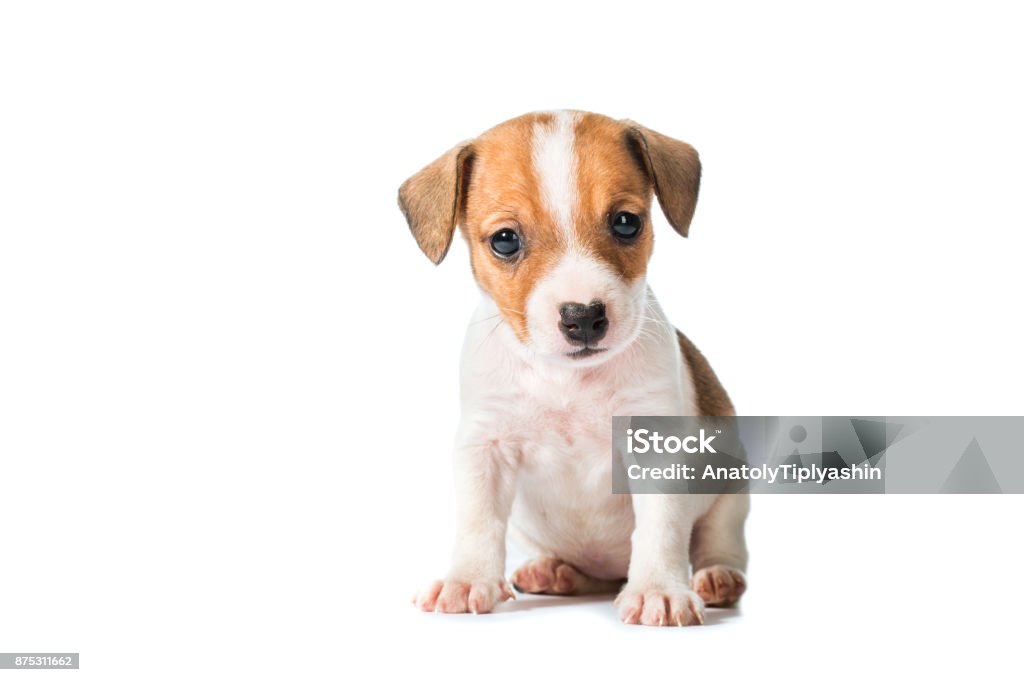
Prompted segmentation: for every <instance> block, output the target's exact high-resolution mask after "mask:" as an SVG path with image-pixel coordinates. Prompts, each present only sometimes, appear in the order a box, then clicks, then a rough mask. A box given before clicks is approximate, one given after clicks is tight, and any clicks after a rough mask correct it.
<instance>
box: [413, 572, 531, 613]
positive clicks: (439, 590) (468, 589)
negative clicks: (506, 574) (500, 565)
mask: <svg viewBox="0 0 1024 682" xmlns="http://www.w3.org/2000/svg"><path fill="white" fill-rule="evenodd" d="M515 598H516V597H515V594H513V593H512V589H511V588H510V587H509V585H508V583H506V582H505V579H504V578H496V579H492V580H458V579H451V578H449V579H446V580H436V581H434V582H432V583H431V584H430V585H428V586H427V587H425V588H424V589H422V590H420V591H419V592H417V593H416V596H415V597H413V600H412V601H413V604H415V605H416V608H418V609H420V610H421V611H433V612H435V613H490V612H491V610H492V609H493V608H494V606H495V605H496V604H498V603H499V602H503V601H505V600H506V599H515Z"/></svg>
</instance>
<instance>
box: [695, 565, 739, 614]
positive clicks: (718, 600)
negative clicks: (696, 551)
mask: <svg viewBox="0 0 1024 682" xmlns="http://www.w3.org/2000/svg"><path fill="white" fill-rule="evenodd" d="M690 587H692V588H693V590H694V591H695V592H696V593H697V594H699V595H700V597H701V599H703V600H704V601H705V603H707V605H708V606H732V605H733V604H735V603H736V602H737V601H738V600H739V598H740V597H741V596H742V595H743V592H744V591H745V590H746V589H747V578H746V576H744V575H743V571H741V570H739V569H738V568H730V567H728V566H724V565H722V564H715V565H714V566H708V567H707V568H702V569H700V570H699V571H697V572H696V573H694V574H693V579H692V580H690Z"/></svg>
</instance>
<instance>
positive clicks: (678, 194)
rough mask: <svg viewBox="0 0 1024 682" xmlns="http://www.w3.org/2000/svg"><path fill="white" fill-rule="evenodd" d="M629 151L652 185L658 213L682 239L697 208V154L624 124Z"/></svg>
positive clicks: (695, 151)
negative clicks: (636, 159) (639, 162)
mask: <svg viewBox="0 0 1024 682" xmlns="http://www.w3.org/2000/svg"><path fill="white" fill-rule="evenodd" d="M624 123H625V124H626V126H627V133H626V134H627V137H628V138H631V139H628V140H627V143H628V144H629V145H630V148H631V151H632V152H633V154H634V156H635V157H638V160H639V161H641V162H643V165H644V166H645V167H646V169H647V171H648V172H649V173H650V174H651V179H652V180H653V181H654V192H655V194H656V195H657V196H658V203H659V204H660V205H661V210H662V212H663V213H664V214H665V217H666V218H668V222H669V224H670V225H672V227H673V228H675V231H676V232H678V233H679V234H681V235H683V236H684V237H685V236H686V235H687V234H688V233H689V230H690V221H691V220H693V212H694V210H696V208H697V194H698V193H699V192H700V157H699V156H698V155H697V150H696V149H694V148H693V147H691V146H690V145H688V144H686V143H685V142H680V141H679V140H675V139H672V138H671V137H668V136H666V135H662V134H661V133H658V132H655V131H653V130H651V129H650V128H645V127H644V126H642V125H640V124H639V123H635V122H633V121H624Z"/></svg>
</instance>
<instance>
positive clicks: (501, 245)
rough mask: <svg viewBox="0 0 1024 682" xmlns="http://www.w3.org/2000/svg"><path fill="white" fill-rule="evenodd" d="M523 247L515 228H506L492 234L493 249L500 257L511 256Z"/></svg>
mask: <svg viewBox="0 0 1024 682" xmlns="http://www.w3.org/2000/svg"><path fill="white" fill-rule="evenodd" d="M521 248H523V242H522V241H521V240H520V239H519V235H518V234H516V232H515V230H510V229H508V228H505V229H504V230H498V231H497V232H495V233H494V234H493V235H491V251H493V252H494V255H495V256H497V257H498V258H511V257H512V256H514V255H516V254H517V253H519V250H520V249H521Z"/></svg>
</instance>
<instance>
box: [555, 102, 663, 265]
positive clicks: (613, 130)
mask: <svg viewBox="0 0 1024 682" xmlns="http://www.w3.org/2000/svg"><path fill="white" fill-rule="evenodd" d="M626 132H627V128H626V126H624V125H623V124H622V122H620V121H615V120H613V119H610V118H607V117H605V116H600V115H597V114H585V115H582V116H581V117H580V120H579V122H578V123H577V125H576V162H577V191H578V197H577V207H576V224H575V226H574V228H575V230H576V238H577V241H578V242H579V243H580V245H581V246H582V247H583V248H584V249H585V250H587V251H588V252H589V253H591V254H593V255H594V256H596V257H597V258H598V260H600V261H602V262H604V263H606V264H607V265H609V266H610V267H611V268H612V270H614V271H615V272H616V273H618V275H619V276H620V277H622V278H623V279H624V280H625V281H627V282H632V281H634V280H635V279H636V278H637V277H640V276H641V275H643V274H644V272H645V271H646V270H647V261H648V260H650V257H651V251H652V250H653V248H654V233H653V231H652V230H651V226H650V213H651V210H650V209H651V196H652V190H653V187H652V184H651V181H650V179H649V178H648V176H647V174H646V173H645V172H644V169H643V168H642V167H640V166H638V165H637V163H636V160H635V159H634V158H633V155H632V154H631V151H630V148H629V146H628V144H627V142H626V136H625V133H626ZM619 211H627V212H629V213H635V214H636V215H638V216H640V218H641V219H642V220H643V222H644V226H643V230H642V231H641V233H640V235H639V236H638V237H637V238H636V239H635V240H634V241H632V242H630V243H628V244H623V243H622V242H620V241H618V240H617V239H615V237H614V236H613V235H612V232H611V229H610V228H609V225H610V221H611V218H612V216H614V215H615V214H616V213H617V212H619Z"/></svg>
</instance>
